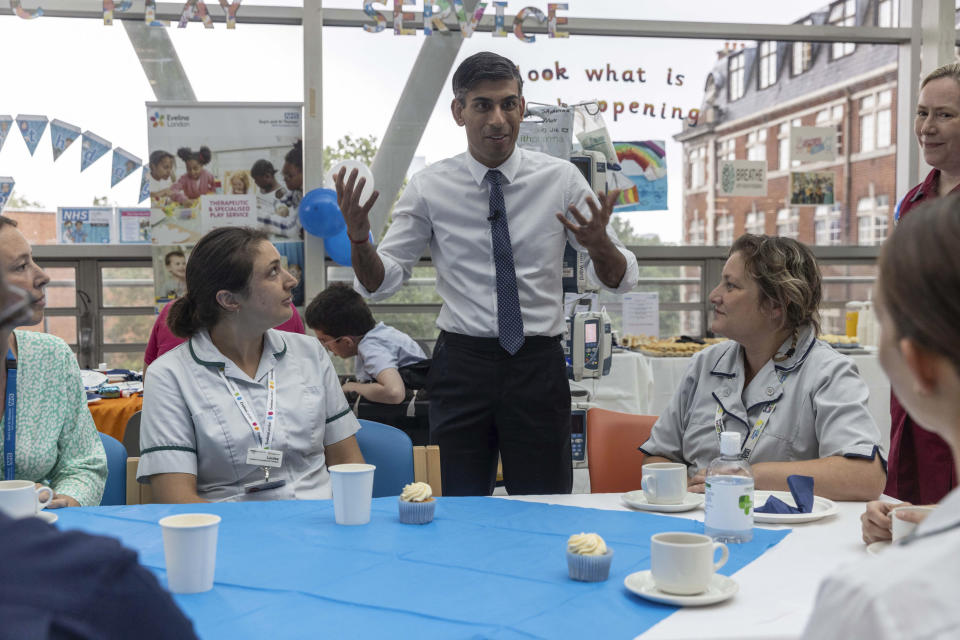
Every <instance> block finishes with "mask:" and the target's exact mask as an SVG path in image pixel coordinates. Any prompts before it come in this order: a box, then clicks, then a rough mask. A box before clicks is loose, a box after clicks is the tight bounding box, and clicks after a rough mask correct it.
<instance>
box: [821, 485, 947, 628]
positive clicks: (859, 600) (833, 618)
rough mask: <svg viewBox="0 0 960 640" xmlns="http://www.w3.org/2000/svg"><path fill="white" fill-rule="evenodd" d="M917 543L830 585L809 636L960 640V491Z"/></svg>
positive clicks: (920, 530)
mask: <svg viewBox="0 0 960 640" xmlns="http://www.w3.org/2000/svg"><path fill="white" fill-rule="evenodd" d="M915 535H916V540H913V541H912V542H910V543H909V544H893V545H891V546H889V547H887V548H886V549H885V550H884V551H883V553H881V554H880V555H878V556H866V554H864V555H865V557H864V559H863V560H862V561H861V562H857V563H855V564H852V565H847V566H844V567H841V568H840V569H839V570H838V571H837V572H836V573H834V574H833V575H831V576H830V577H829V578H827V579H826V580H824V582H823V584H822V585H820V592H819V593H818V594H817V601H816V604H815V605H814V608H813V614H812V615H811V616H810V621H809V622H808V623H807V628H806V630H805V631H804V634H803V637H804V638H809V639H810V640H829V639H831V638H837V639H838V640H839V639H841V638H842V639H843V640H846V639H847V638H870V639H871V640H902V639H904V638H910V639H916V640H920V639H923V640H947V639H948V638H949V639H951V640H953V639H955V638H957V637H958V636H960V607H958V606H957V605H958V603H960V489H954V490H953V491H951V492H950V493H949V494H947V496H946V497H945V498H944V499H943V500H941V501H940V505H939V506H938V507H937V509H936V510H935V511H934V512H933V513H931V514H930V515H929V516H927V518H926V520H924V521H923V522H921V523H920V525H919V526H918V527H917V528H916V530H915Z"/></svg>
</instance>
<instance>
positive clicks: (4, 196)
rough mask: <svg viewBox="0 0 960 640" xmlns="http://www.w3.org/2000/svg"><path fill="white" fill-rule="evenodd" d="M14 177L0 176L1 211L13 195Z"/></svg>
mask: <svg viewBox="0 0 960 640" xmlns="http://www.w3.org/2000/svg"><path fill="white" fill-rule="evenodd" d="M13 185H14V180H13V178H0V211H3V207H4V206H5V205H6V204H7V200H9V199H10V196H11V195H13Z"/></svg>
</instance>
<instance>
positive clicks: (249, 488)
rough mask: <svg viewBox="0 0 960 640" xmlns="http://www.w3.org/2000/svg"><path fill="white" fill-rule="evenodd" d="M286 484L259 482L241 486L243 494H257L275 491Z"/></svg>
mask: <svg viewBox="0 0 960 640" xmlns="http://www.w3.org/2000/svg"><path fill="white" fill-rule="evenodd" d="M285 484H287V481H286V480H260V481H259V482H249V483H247V484H245V485H243V492H244V493H259V492H260V491H267V490H269V489H276V488H277V487H282V486H283V485H285Z"/></svg>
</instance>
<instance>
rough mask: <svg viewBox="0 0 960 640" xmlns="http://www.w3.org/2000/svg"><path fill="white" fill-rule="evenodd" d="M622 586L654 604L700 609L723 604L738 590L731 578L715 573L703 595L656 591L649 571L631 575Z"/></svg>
mask: <svg viewBox="0 0 960 640" xmlns="http://www.w3.org/2000/svg"><path fill="white" fill-rule="evenodd" d="M623 586H625V587H626V588H627V589H629V590H630V591H632V592H633V593H635V594H637V595H638V596H640V597H641V598H646V599H647V600H653V601H654V602H662V603H663V604H673V605H677V606H678V607H700V606H703V605H705V604H715V603H717V602H723V601H724V600H726V599H728V598H730V597H732V596H733V594H735V593H736V592H737V591H738V590H739V589H740V587H739V586H738V585H737V583H736V582H735V581H734V580H733V579H732V578H728V577H727V576H722V575H720V574H719V573H715V574H713V577H712V578H710V584H709V585H707V590H706V591H704V592H703V593H697V594H695V595H692V596H680V595H677V594H674V593H666V592H664V591H660V590H659V589H657V586H656V585H655V584H654V583H653V576H652V575H651V574H650V572H649V571H637V572H636V573H631V574H630V575H628V576H627V577H626V578H625V579H624V580H623Z"/></svg>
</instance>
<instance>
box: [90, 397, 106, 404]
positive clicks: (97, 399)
mask: <svg viewBox="0 0 960 640" xmlns="http://www.w3.org/2000/svg"><path fill="white" fill-rule="evenodd" d="M101 400H103V398H88V399H87V404H93V403H94V402H100V401H101Z"/></svg>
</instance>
